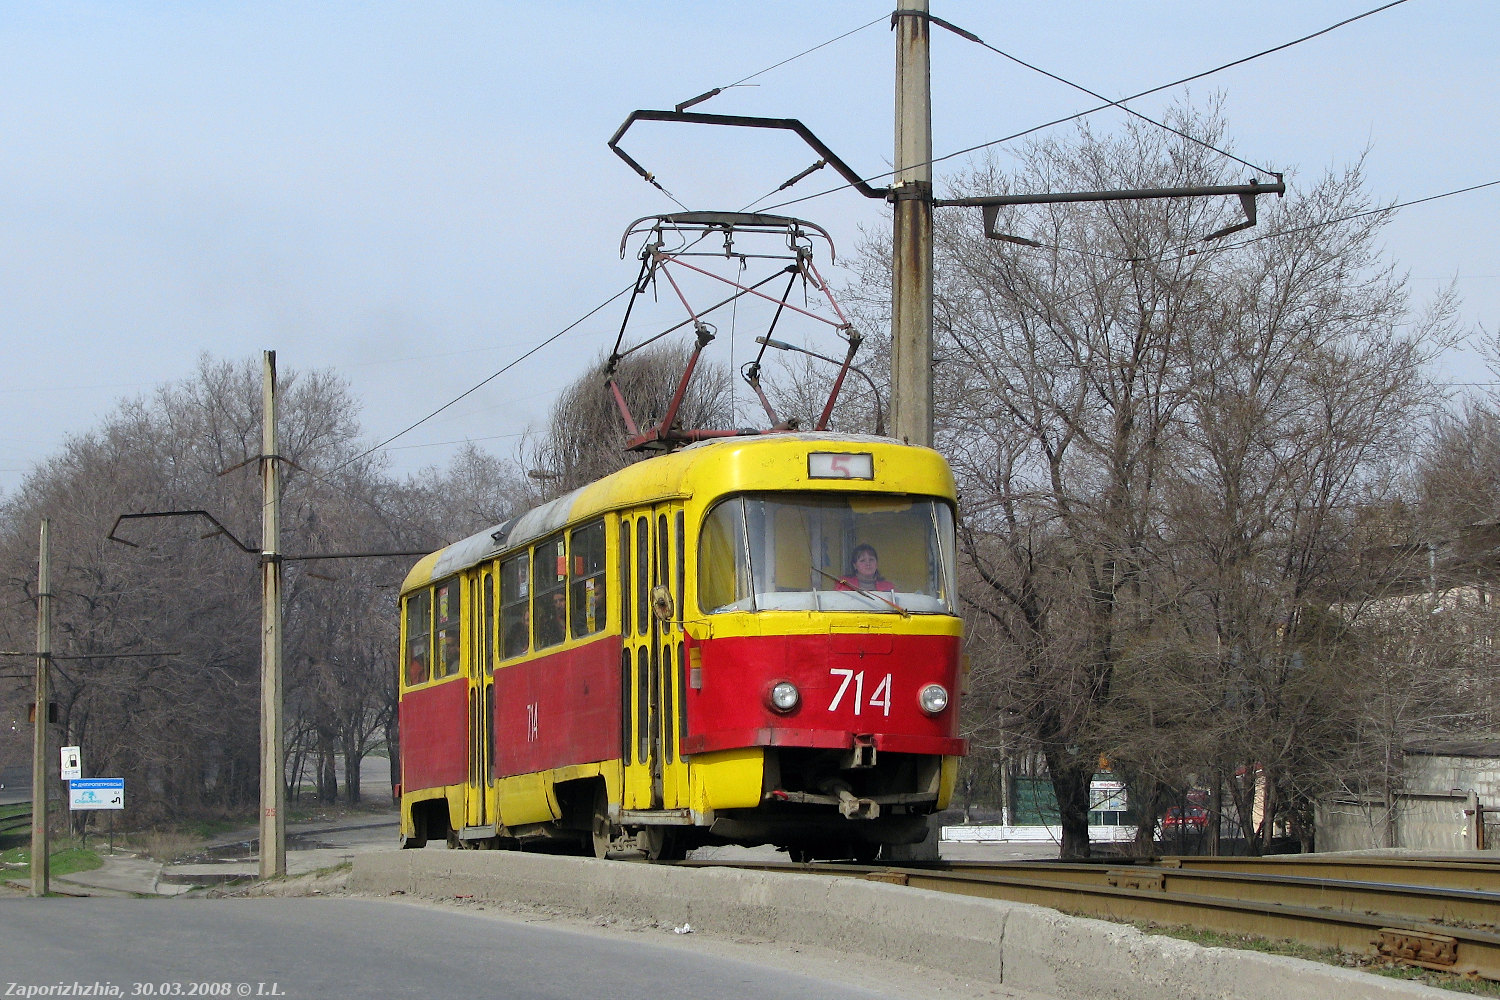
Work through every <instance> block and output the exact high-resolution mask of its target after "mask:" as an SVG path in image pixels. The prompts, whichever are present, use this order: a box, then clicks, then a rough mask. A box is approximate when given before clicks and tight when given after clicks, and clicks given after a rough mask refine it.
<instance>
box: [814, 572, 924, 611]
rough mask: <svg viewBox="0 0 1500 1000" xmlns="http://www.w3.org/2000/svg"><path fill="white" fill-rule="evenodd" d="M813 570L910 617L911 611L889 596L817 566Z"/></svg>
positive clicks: (847, 588) (845, 587)
mask: <svg viewBox="0 0 1500 1000" xmlns="http://www.w3.org/2000/svg"><path fill="white" fill-rule="evenodd" d="M813 572H815V573H822V574H823V575H824V576H826V577H828V579H830V580H832V581H833V582H834V583H835V584H838V585H839V586H842V587H843V588H844V589H845V590H852V591H853V592H854V593H856V594H860V595H861V596H864V597H873V598H875V600H877V601H881V602H883V603H885V604H889V605H890V606H891V607H892V608H894V609H895V610H896V612H897V613H899V614H900V615H901V617H902V618H910V617H911V612H910V611H907V610H906V609H905V608H903V607H902V606H901V605H899V604H897V603H896V602H895V601H893V600H890V599H889V598H886V597H881V596H880V595H879V594H876V593H873V592H871V591H868V590H864V589H862V588H860V587H856V586H854V585H853V584H851V583H849V582H848V581H847V580H845V579H844V578H843V577H841V576H834V575H833V574H832V573H829V572H828V571H826V570H823V569H819V568H818V567H817V566H814V567H813ZM834 589H835V590H836V589H838V588H837V587H835V588H834Z"/></svg>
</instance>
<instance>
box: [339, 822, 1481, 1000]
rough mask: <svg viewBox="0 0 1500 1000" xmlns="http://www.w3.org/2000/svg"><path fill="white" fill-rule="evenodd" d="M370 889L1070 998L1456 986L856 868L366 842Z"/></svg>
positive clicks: (361, 882)
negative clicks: (893, 882)
mask: <svg viewBox="0 0 1500 1000" xmlns="http://www.w3.org/2000/svg"><path fill="white" fill-rule="evenodd" d="M348 887H349V889H350V891H352V892H358V893H363V894H368V895H389V894H392V893H405V894H407V895H410V896H417V897H425V898H431V899H444V898H448V899H451V898H453V897H455V896H472V897H475V898H477V899H485V900H492V901H495V902H497V903H511V904H519V905H521V906H526V907H539V908H544V909H547V910H550V911H554V912H555V911H562V912H566V913H571V914H575V915H578V916H582V917H600V916H610V917H614V918H617V919H621V920H635V921H643V922H646V923H656V924H659V925H662V926H668V925H670V926H673V927H678V926H681V925H683V924H691V925H692V927H693V929H694V930H695V931H698V932H705V933H710V934H720V935H725V936H733V937H735V938H737V939H745V938H759V939H763V940H767V941H777V942H784V943H798V942H808V943H812V944H816V945H818V946H821V947H824V948H829V949H833V950H836V951H840V952H846V953H853V954H863V955H871V956H879V957H881V958H884V959H886V960H889V961H897V962H904V963H908V964H910V965H912V966H915V967H917V968H928V969H940V970H943V971H945V972H948V973H949V974H952V975H956V976H962V977H968V978H974V979H979V980H984V981H988V982H992V983H1004V984H1005V985H1007V986H1010V987H1014V988H1016V989H1021V990H1032V991H1036V992H1040V993H1050V994H1054V995H1056V996H1058V997H1067V998H1078V997H1089V998H1101V1000H1102V998H1109V1000H1137V998H1139V1000H1222V998H1230V997H1234V998H1244V1000H1324V998H1327V997H1340V998H1343V1000H1366V998H1368V1000H1376V998H1379V1000H1393V998H1397V997H1426V998H1432V1000H1437V998H1441V997H1451V996H1452V994H1451V993H1448V992H1447V991H1444V990H1437V989H1432V988H1430V987H1425V986H1418V985H1414V984H1411V983H1407V982H1403V981H1399V980H1392V979H1382V978H1380V977H1377V976H1371V975H1367V974H1365V973H1360V972H1355V971H1352V970H1348V969H1339V968H1334V967H1330V966H1324V965H1319V964H1316V963H1313V962H1304V961H1300V960H1298V959H1290V958H1280V957H1277V956H1272V955H1261V954H1257V953H1254V952H1239V951H1230V950H1227V949H1222V948H1202V947H1199V946H1198V945H1195V944H1191V943H1189V942H1186V941H1178V940H1175V939H1172V938H1165V937H1159V936H1154V935H1147V934H1142V933H1141V932H1139V931H1137V930H1135V929H1133V928H1130V927H1124V926H1121V925H1118V924H1111V923H1107V922H1104V921H1100V920H1087V919H1082V918H1077V917H1067V916H1064V915H1062V914H1060V913H1057V912H1056V911H1054V910H1048V909H1044V908H1042V907H1038V906H1028V905H1025V904H1021V903H1006V902H1000V901H996V900H982V899H971V898H965V897H956V896H951V895H947V894H944V893H937V892H930V891H927V890H922V889H910V888H906V887H901V886H890V885H883V884H880V883H875V882H866V881H862V880H857V879H848V878H827V877H823V876H816V875H797V874H779V873H764V872H748V871H737V870H734V869H727V868H709V869H695V868H674V867H669V866H660V865H649V864H639V863H630V862H625V861H594V860H592V859H586V858H564V857H550V856H547V855H537V854H520V853H515V852H507V851H436V850H423V851H401V852H389V853H372V854H361V855H358V856H356V857H355V859H354V871H353V873H352V875H351V876H350V879H349V883H348Z"/></svg>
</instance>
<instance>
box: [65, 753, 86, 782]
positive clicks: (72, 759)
mask: <svg viewBox="0 0 1500 1000" xmlns="http://www.w3.org/2000/svg"><path fill="white" fill-rule="evenodd" d="M81 777H83V754H82V753H81V752H80V751H79V748H78V747H63V748H62V780H64V781H72V780H73V779H74V778H81Z"/></svg>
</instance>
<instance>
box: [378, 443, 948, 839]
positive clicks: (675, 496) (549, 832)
mask: <svg viewBox="0 0 1500 1000" xmlns="http://www.w3.org/2000/svg"><path fill="white" fill-rule="evenodd" d="M953 525H954V492H953V478H952V475H951V473H950V472H949V470H948V467H947V465H946V463H945V462H944V461H943V459H942V457H941V456H939V455H938V454H937V453H936V452H934V451H931V450H930V449H926V448H916V447H909V446H906V445H902V444H899V443H896V442H893V441H890V440H888V439H884V438H863V437H858V436H847V435H845V436H841V435H834V434H828V433H802V434H798V433H788V434H772V435H765V436H755V437H733V438H720V439H716V440H712V441H706V442H702V443H699V444H694V445H690V446H688V447H686V448H683V449H681V450H679V451H676V452H673V453H671V454H667V455H662V456H660V457H656V458H652V459H650V460H648V461H644V462H640V463H638V464H635V465H632V466H629V467H627V468H625V469H623V470H622V471H620V472H617V473H615V474H614V475H612V476H609V477H607V478H605V479H602V480H599V481H598V482H595V483H593V484H591V485H589V486H585V487H583V488H581V489H578V490H575V491H574V492H572V493H569V494H568V495H566V496H563V497H560V498H558V499H556V500H554V501H552V502H550V503H548V504H545V505H543V506H541V507H538V508H536V509H534V510H531V511H529V512H527V513H525V514H523V515H521V516H520V517H517V518H515V519H513V520H511V521H508V522H506V523H504V524H501V525H499V526H498V527H496V528H495V529H493V530H491V531H486V532H481V533H480V534H477V535H474V536H472V537H470V538H467V539H464V540H463V541H460V542H458V543H456V544H454V545H450V546H448V547H447V548H444V549H441V550H439V551H438V552H434V553H432V554H431V555H428V556H426V557H425V558H423V559H422V560H421V561H420V562H419V563H417V565H416V566H415V567H414V568H413V569H412V571H411V573H410V574H409V575H408V576H407V579H406V581H405V583H404V584H403V586H402V592H401V643H402V651H403V663H402V669H401V682H400V732H401V788H400V802H401V837H402V843H403V846H406V847H421V846H424V845H425V844H426V843H427V841H428V840H430V839H434V838H446V840H447V842H448V844H449V846H455V847H458V846H469V847H515V846H525V847H526V848H528V849H546V850H582V851H590V850H591V851H592V852H593V853H595V854H596V855H598V856H601V857H602V856H605V855H606V854H608V853H609V852H612V851H613V852H620V851H626V850H641V851H644V852H646V853H647V854H648V855H649V856H651V857H653V858H672V857H680V856H681V855H682V854H683V853H684V852H685V851H687V850H688V849H690V848H692V847H696V846H700V845H706V844H747V845H748V844H765V843H769V844H775V845H777V846H779V847H782V848H785V849H787V850H789V851H790V852H791V853H792V854H793V856H794V857H800V858H872V857H874V856H875V854H876V852H877V851H878V850H879V849H880V848H881V846H882V845H895V844H909V843H915V842H917V841H919V840H921V839H922V838H923V837H924V835H925V834H926V816H927V815H928V814H930V813H931V812H933V811H935V810H938V809H941V808H944V807H945V806H946V805H947V804H948V800H949V796H950V794H951V792H952V788H953V783H954V775H955V770H956V766H957V760H958V757H959V755H961V754H962V753H963V752H964V750H965V743H964V741H963V740H962V739H960V738H959V736H958V705H957V694H958V688H959V685H960V683H961V676H960V672H961V667H960V653H959V646H960V641H961V637H962V623H961V621H960V620H959V618H958V615H957V607H956V602H957V594H956V585H955V574H954V560H955V552H954V527H953ZM856 549H859V550H860V551H859V552H858V553H856ZM856 556H858V557H859V558H860V559H861V562H860V566H859V571H858V572H856V567H855V560H856ZM871 556H874V557H875V558H874V560H872V559H871ZM876 563H878V568H877V569H875V570H873V571H871V566H872V565H874V564H876Z"/></svg>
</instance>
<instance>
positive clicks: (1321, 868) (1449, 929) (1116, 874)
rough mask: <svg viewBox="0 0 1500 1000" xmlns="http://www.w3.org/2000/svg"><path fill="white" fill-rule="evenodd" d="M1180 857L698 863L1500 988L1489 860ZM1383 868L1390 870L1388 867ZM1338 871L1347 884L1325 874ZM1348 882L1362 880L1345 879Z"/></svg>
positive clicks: (1498, 891) (1497, 912)
mask: <svg viewBox="0 0 1500 1000" xmlns="http://www.w3.org/2000/svg"><path fill="white" fill-rule="evenodd" d="M1185 860H1187V859H1164V860H1163V861H1162V862H1158V863H1155V864H1147V863H1136V864H1130V863H1125V864H1103V865H1101V864H1089V863H1068V862H1032V861H1027V862H1010V863H991V864H979V863H958V864H951V865H949V864H939V865H931V866H910V867H892V866H879V865H876V866H871V865H842V864H837V865H833V864H814V865H793V864H789V863H780V864H752V865H747V864H735V863H727V862H705V863H702V864H703V865H704V866H705V867H708V866H714V865H718V866H721V867H736V868H750V869H755V870H775V871H795V872H798V873H807V874H821V875H827V876H840V877H851V878H865V879H870V880H874V881H881V882H888V883H892V884H895V885H902V886H908V887H911V888H920V889H930V890H935V891H939V892H951V893H958V894H962V895H968V896H981V897H986V898H991V899H1004V900H1009V901H1012V902H1021V903H1032V904H1036V905H1039V906H1046V907H1050V908H1052V909H1056V910H1062V911H1064V912H1067V913H1071V914H1075V915H1080V916H1089V917H1098V918H1101V919H1106V920H1114V921H1122V922H1145V923H1154V924H1161V925H1173V926H1185V927H1191V928H1194V929H1197V930H1202V931H1215V932H1219V933H1226V934H1242V935H1251V936H1255V937H1262V938H1268V939H1280V940H1289V941H1295V942H1298V943H1300V944H1305V945H1308V946H1312V947H1318V948H1336V949H1339V950H1341V951H1347V952H1353V953H1359V954H1364V955H1367V956H1372V957H1374V956H1379V957H1384V958H1386V959H1389V960H1391V961H1395V962H1401V963H1406V964H1412V965H1419V966H1422V967H1424V968H1429V969H1435V970H1439V971H1443V972H1450V973H1458V974H1469V975H1477V976H1481V977H1483V978H1485V979H1492V980H1500V926H1497V923H1500V887H1497V883H1500V867H1497V868H1492V869H1489V866H1486V865H1484V864H1483V863H1479V864H1477V865H1475V866H1472V867H1471V870H1470V871H1469V872H1467V873H1466V874H1465V875H1464V876H1463V877H1464V878H1467V879H1469V880H1470V881H1473V880H1475V879H1476V878H1480V877H1483V884H1484V885H1487V886H1489V887H1488V888H1484V887H1481V888H1469V887H1467V886H1462V887H1455V886H1451V885H1431V884H1422V881H1421V880H1422V879H1424V878H1425V879H1427V880H1429V881H1436V880H1439V879H1440V878H1442V875H1441V874H1440V872H1439V868H1440V866H1439V865H1437V864H1428V865H1426V866H1413V865H1397V866H1395V867H1380V866H1379V865H1377V864H1372V863H1370V862H1372V861H1376V860H1379V859H1359V860H1358V861H1357V862H1356V863H1351V864H1345V863H1343V862H1340V861H1332V860H1324V861H1321V862H1319V863H1318V864H1315V865H1296V864H1292V865H1288V864H1285V863H1278V864H1276V865H1270V866H1268V865H1251V864H1243V865H1234V864H1231V865H1229V866H1227V867H1229V868H1231V869H1233V868H1238V869H1240V870H1228V871H1225V870H1214V869H1211V868H1209V867H1207V865H1204V866H1201V867H1200V866H1198V865H1196V864H1185V865H1184V864H1181V863H1180V862H1182V861H1185ZM1195 860H1196V859H1195ZM1203 860H1205V861H1209V860H1212V861H1215V862H1222V861H1226V860H1228V861H1231V862H1233V861H1236V860H1237V859H1222V858H1220V859H1203ZM1261 860H1264V859H1261ZM1385 860H1386V863H1387V864H1389V859H1385ZM690 863H691V862H690ZM1455 864H1456V865H1459V866H1462V865H1463V864H1464V863H1463V862H1456V863H1455ZM1288 869H1290V870H1291V871H1290V872H1289V871H1288ZM1340 869H1343V871H1344V875H1345V877H1333V876H1332V875H1331V874H1324V873H1328V872H1337V871H1339V870H1340ZM1487 869H1488V870H1487ZM1308 872H1318V873H1319V874H1308ZM1351 873H1353V874H1354V875H1355V877H1348V876H1349V875H1350V874H1351ZM1371 873H1384V874H1385V875H1386V876H1387V877H1389V876H1391V875H1392V874H1394V875H1397V876H1400V877H1399V878H1393V879H1389V880H1384V881H1377V880H1371V879H1370V878H1368V876H1369V875H1370V874H1371Z"/></svg>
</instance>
